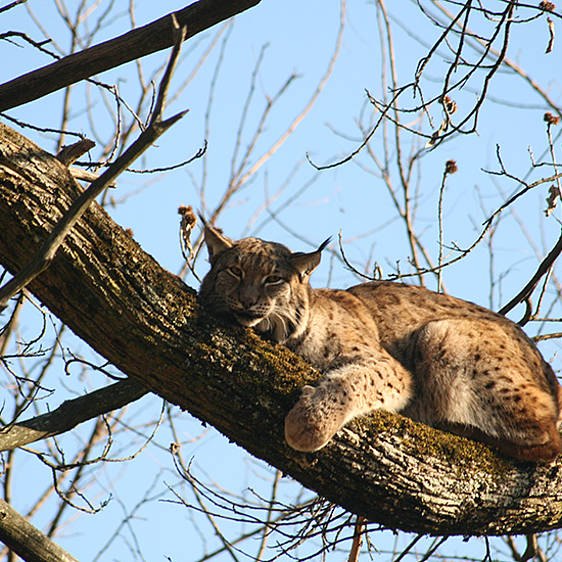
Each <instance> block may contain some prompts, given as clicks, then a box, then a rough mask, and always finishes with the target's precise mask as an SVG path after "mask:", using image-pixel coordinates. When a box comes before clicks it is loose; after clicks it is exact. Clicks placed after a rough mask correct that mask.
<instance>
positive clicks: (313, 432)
mask: <svg viewBox="0 0 562 562" xmlns="http://www.w3.org/2000/svg"><path fill="white" fill-rule="evenodd" d="M338 406H339V407H338ZM344 423H345V412H344V411H343V410H342V407H341V405H338V404H337V403H336V400H335V397H334V396H330V393H329V392H327V390H326V389H325V388H322V387H318V388H314V387H312V386H308V385H307V386H305V387H303V389H302V394H301V397H300V399H299V401H298V402H297V403H296V404H295V406H294V407H293V409H292V410H291V411H290V412H289V413H288V414H287V417H286V418H285V439H286V440H287V443H288V444H289V446H290V447H292V448H293V449H296V450H297V451H304V452H312V451H318V449H321V448H322V447H324V445H326V443H328V441H329V440H330V439H331V438H332V436H333V435H334V433H336V431H337V430H338V429H339V428H340V427H341V426H342V425H343V424H344Z"/></svg>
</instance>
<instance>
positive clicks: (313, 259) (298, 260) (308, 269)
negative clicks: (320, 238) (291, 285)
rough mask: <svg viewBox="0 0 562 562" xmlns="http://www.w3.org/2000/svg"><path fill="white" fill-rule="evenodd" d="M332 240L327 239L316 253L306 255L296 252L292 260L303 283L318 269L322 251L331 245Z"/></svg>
mask: <svg viewBox="0 0 562 562" xmlns="http://www.w3.org/2000/svg"><path fill="white" fill-rule="evenodd" d="M330 240H331V238H326V240H324V242H322V244H320V246H318V249H317V250H315V251H314V252H310V253H308V254H305V253H304V252H295V253H294V254H292V255H291V257H290V260H291V263H292V264H293V266H294V268H295V269H296V270H297V271H298V272H299V275H300V278H301V281H302V282H304V281H305V280H306V279H307V278H308V276H309V275H310V274H311V273H312V272H313V271H314V270H315V269H316V268H317V267H318V264H319V263H320V258H321V257H322V250H323V249H324V248H325V247H326V246H327V245H328V244H329V242H330Z"/></svg>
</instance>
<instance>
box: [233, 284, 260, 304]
mask: <svg viewBox="0 0 562 562" xmlns="http://www.w3.org/2000/svg"><path fill="white" fill-rule="evenodd" d="M238 298H239V300H240V304H241V305H242V306H243V307H244V308H246V309H248V308H251V307H252V306H254V305H256V304H257V303H258V300H259V293H258V291H257V290H256V288H255V287H243V288H241V289H240V295H239V297H238Z"/></svg>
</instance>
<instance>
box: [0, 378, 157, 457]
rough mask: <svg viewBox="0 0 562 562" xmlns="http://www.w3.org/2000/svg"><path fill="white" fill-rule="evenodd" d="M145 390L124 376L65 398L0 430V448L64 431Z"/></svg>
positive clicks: (139, 395) (141, 394) (126, 401)
mask: <svg viewBox="0 0 562 562" xmlns="http://www.w3.org/2000/svg"><path fill="white" fill-rule="evenodd" d="M147 392H148V390H147V389H146V388H144V387H143V386H142V385H140V384H139V383H138V382H137V381H133V380H130V379H125V380H123V381H119V382H117V383H115V384H112V385H110V386H107V387H105V388H100V389H99V390H95V391H94V392H90V393H88V394H85V395H84V396H80V397H79V398H75V399H74V400H67V401H66V402H63V403H62V404H61V405H60V406H59V407H58V408H57V409H56V410H53V411H52V412H49V413H48V414H43V415H41V416H37V417H35V418H32V419H29V420H25V421H22V422H18V423H16V424H10V425H8V426H6V427H4V428H2V429H0V451H7V450H9V449H15V448H16V447H21V446H23V445H27V444H28V443H32V442H34V441H38V440H39V439H45V438H47V437H52V436H53V435H58V434H60V433H64V432H65V431H68V430H70V429H72V428H74V427H76V426H77V425H78V424H81V423H83V422H85V421H88V420H90V419H92V418H95V417H97V416H101V415H102V414H106V413H108V412H111V411H113V410H117V409H118V408H122V407H123V406H126V405H127V404H129V403H130V402H134V401H135V400H138V399H139V398H141V397H143V396H144V395H145V394H146V393H147Z"/></svg>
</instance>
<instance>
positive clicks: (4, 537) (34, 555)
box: [0, 499, 77, 562]
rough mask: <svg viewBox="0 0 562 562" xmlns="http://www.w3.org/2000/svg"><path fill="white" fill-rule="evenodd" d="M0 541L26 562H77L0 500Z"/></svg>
mask: <svg viewBox="0 0 562 562" xmlns="http://www.w3.org/2000/svg"><path fill="white" fill-rule="evenodd" d="M0 541H2V542H3V543H4V544H6V545H7V546H8V547H9V548H11V549H12V550H13V551H14V552H15V553H16V554H18V555H19V556H21V557H22V558H23V559H24V560H26V562H77V560H76V558H74V557H72V556H71V555H70V554H69V553H68V552H66V550H63V549H62V548H61V547H60V546H58V545H57V544H55V543H54V542H53V541H52V540H51V539H49V537H47V535H45V534H43V533H42V532H41V531H39V529H36V528H35V527H34V526H33V525H32V524H31V523H29V521H27V519H26V518H25V517H22V516H21V515H20V514H19V513H18V512H17V511H16V510H15V509H13V508H12V507H10V505H9V504H7V503H6V502H5V501H4V500H2V499H0Z"/></svg>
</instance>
